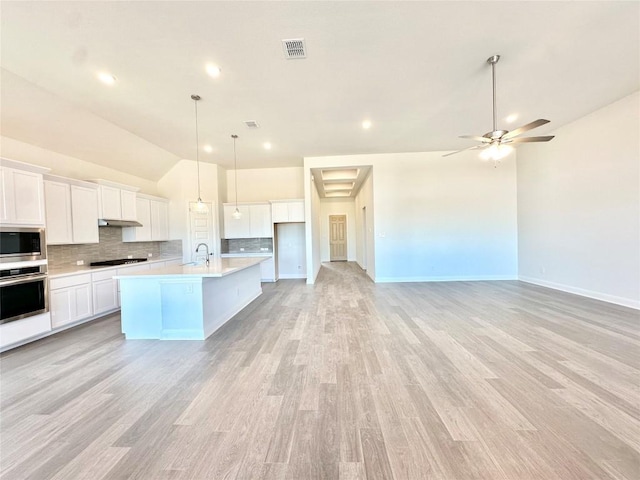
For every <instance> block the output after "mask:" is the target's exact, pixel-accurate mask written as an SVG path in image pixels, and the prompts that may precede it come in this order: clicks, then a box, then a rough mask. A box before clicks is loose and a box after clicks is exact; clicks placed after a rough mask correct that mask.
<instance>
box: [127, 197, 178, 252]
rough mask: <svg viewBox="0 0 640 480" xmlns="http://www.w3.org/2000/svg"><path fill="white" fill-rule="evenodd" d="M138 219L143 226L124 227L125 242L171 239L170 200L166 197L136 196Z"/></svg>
mask: <svg viewBox="0 0 640 480" xmlns="http://www.w3.org/2000/svg"><path fill="white" fill-rule="evenodd" d="M136 215H137V218H134V220H137V221H138V222H140V223H141V224H142V227H125V228H123V229H122V241H123V242H151V241H153V242H156V241H161V240H169V202H168V200H166V199H164V198H159V197H153V196H151V195H140V194H138V196H137V198H136Z"/></svg>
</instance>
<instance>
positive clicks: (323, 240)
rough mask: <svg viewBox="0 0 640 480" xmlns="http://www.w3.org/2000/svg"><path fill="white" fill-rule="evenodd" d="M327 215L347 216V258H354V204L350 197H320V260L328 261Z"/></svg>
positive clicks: (329, 254) (349, 259)
mask: <svg viewBox="0 0 640 480" xmlns="http://www.w3.org/2000/svg"><path fill="white" fill-rule="evenodd" d="M329 215H346V216H347V224H346V229H347V260H348V261H350V262H353V261H355V260H356V204H355V200H354V199H353V198H352V199H350V200H345V199H334V198H322V199H320V260H321V261H322V262H328V261H330V260H331V259H330V256H331V252H330V248H329V240H330V233H329Z"/></svg>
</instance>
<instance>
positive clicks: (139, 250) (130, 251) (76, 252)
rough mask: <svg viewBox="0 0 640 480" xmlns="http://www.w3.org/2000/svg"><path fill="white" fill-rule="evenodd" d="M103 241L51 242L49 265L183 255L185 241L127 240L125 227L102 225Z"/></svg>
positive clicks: (48, 252) (64, 265)
mask: <svg viewBox="0 0 640 480" xmlns="http://www.w3.org/2000/svg"><path fill="white" fill-rule="evenodd" d="M99 232H100V243H88V244H81V245H48V246H47V258H48V260H49V268H60V267H70V266H74V265H76V262H77V261H78V260H84V264H85V265H89V264H90V263H91V262H99V261H102V260H114V259H116V258H127V257H128V256H129V255H131V256H133V258H147V257H148V256H149V254H150V253H151V254H152V258H156V257H159V256H161V255H176V256H182V240H169V241H166V242H131V243H123V241H122V228H118V227H100V230H99Z"/></svg>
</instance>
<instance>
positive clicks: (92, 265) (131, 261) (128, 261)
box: [89, 258, 147, 267]
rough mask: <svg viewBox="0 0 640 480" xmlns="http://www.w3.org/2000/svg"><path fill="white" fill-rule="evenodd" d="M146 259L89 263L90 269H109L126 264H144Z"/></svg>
mask: <svg viewBox="0 0 640 480" xmlns="http://www.w3.org/2000/svg"><path fill="white" fill-rule="evenodd" d="M146 261H147V259H146V258H118V259H116V260H105V261H104V262H91V263H90V264H89V266H91V267H109V266H112V265H125V264H127V263H139V262H146Z"/></svg>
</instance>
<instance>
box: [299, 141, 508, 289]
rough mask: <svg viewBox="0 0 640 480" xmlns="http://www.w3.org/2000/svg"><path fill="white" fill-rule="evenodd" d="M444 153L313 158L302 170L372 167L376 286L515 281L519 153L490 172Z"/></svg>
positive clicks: (475, 161) (473, 159) (469, 158)
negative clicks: (422, 282) (424, 282)
mask: <svg viewBox="0 0 640 480" xmlns="http://www.w3.org/2000/svg"><path fill="white" fill-rule="evenodd" d="M442 153H443V152H427V153H399V154H380V155H353V156H340V157H309V158H305V168H315V167H326V168H328V167H334V166H336V167H337V166H340V167H344V166H358V165H372V167H373V173H372V179H373V182H372V190H373V191H372V192H371V195H372V196H373V207H374V208H373V211H372V212H371V211H370V209H369V208H367V211H368V214H370V215H371V217H372V219H371V220H372V222H367V223H368V228H373V229H374V232H373V233H375V240H374V242H373V258H374V260H375V261H374V262H368V265H367V273H368V274H369V275H371V276H372V277H373V278H375V281H376V282H403V281H432V280H479V279H515V278H516V277H517V220H516V217H517V212H516V197H517V196H516V166H515V159H514V158H513V157H514V155H513V154H512V155H511V156H510V157H508V158H507V159H505V160H503V162H502V164H501V165H500V166H499V167H498V168H493V165H492V164H490V163H487V162H483V161H481V160H479V158H478V154H477V153H473V152H465V153H460V154H458V155H456V156H453V157H446V158H443V157H442ZM373 193H375V195H373ZM372 266H373V269H374V272H371V271H370V270H371V267H372Z"/></svg>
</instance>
